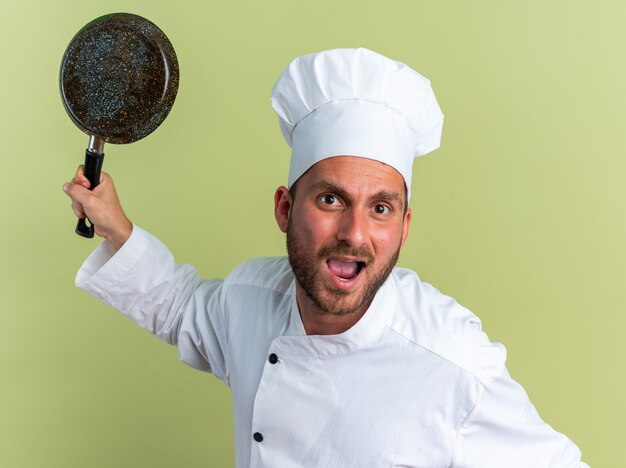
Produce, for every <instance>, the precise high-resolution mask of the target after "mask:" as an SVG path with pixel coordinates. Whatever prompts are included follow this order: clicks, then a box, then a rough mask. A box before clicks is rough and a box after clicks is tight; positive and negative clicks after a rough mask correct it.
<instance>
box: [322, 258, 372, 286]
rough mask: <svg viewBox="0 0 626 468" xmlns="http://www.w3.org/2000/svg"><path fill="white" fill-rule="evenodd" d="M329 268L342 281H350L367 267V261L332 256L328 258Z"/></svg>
mask: <svg viewBox="0 0 626 468" xmlns="http://www.w3.org/2000/svg"><path fill="white" fill-rule="evenodd" d="M326 264H327V265H328V270H329V271H330V273H331V274H332V275H333V276H335V277H336V278H337V279H339V280H342V281H350V280H353V279H355V278H356V277H357V276H359V273H361V271H363V269H364V268H365V262H363V261H360V260H346V259H340V258H336V257H331V258H329V259H328V260H326Z"/></svg>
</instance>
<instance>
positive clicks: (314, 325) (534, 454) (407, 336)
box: [64, 49, 587, 468]
mask: <svg viewBox="0 0 626 468" xmlns="http://www.w3.org/2000/svg"><path fill="white" fill-rule="evenodd" d="M271 102H272V106H273V108H274V110H275V111H276V112H277V114H278V118H279V122H280V128H281V130H282V133H283V135H284V137H285V139H286V141H287V143H288V144H289V145H290V146H291V148H292V154H291V164H290V169H289V179H288V185H287V186H286V187H285V186H282V187H279V188H278V189H277V190H276V193H275V196H274V206H275V216H276V222H277V223H278V227H279V228H280V230H281V231H283V232H284V233H286V235H287V251H288V258H283V257H281V258H260V259H254V260H251V261H248V262H246V263H244V264H242V265H240V266H238V267H237V268H236V269H235V270H234V271H233V272H232V273H231V274H230V275H229V276H228V277H227V278H226V279H225V280H221V279H212V280H204V279H202V278H200V277H199V276H198V275H197V273H196V272H195V270H194V269H193V268H192V267H190V266H188V265H178V264H176V263H175V262H174V259H173V257H172V255H171V253H170V252H169V251H168V250H167V248H166V247H165V246H163V244H161V243H160V242H159V241H158V240H157V239H156V238H155V237H153V236H152V235H150V234H148V233H147V232H145V231H144V230H142V229H141V228H139V227H138V226H134V225H132V224H131V222H130V221H129V220H128V219H127V218H126V216H125V215H124V213H123V211H122V208H121V206H120V204H119V201H118V198H117V195H116V192H115V189H114V186H113V182H112V180H111V178H110V177H109V176H108V175H106V174H104V175H103V178H102V183H101V184H100V185H99V186H98V187H97V188H96V189H95V190H94V191H93V192H90V191H89V190H87V188H85V187H88V185H89V183H88V181H87V180H86V179H85V177H84V176H83V175H82V170H81V169H79V171H78V173H77V174H76V176H75V178H74V179H73V180H72V182H71V183H69V184H67V185H66V186H64V190H65V192H66V193H67V194H68V195H69V196H70V197H71V198H72V201H73V203H72V206H73V208H74V211H75V212H76V214H77V215H78V216H85V215H86V216H88V217H89V219H90V220H91V221H92V223H93V224H94V225H95V227H96V233H97V234H98V235H100V236H102V237H104V239H105V242H103V243H102V244H101V245H100V246H99V247H98V248H97V249H96V251H95V252H94V253H93V254H92V255H91V256H90V257H89V258H88V259H87V260H86V262H85V263H84V265H83V266H82V267H81V269H80V271H79V272H78V276H77V279H76V282H77V285H78V286H79V287H81V288H82V289H84V290H86V291H87V292H89V293H90V294H93V295H94V296H96V297H98V298H99V299H101V300H102V301H104V302H106V303H107V304H110V305H111V306H113V307H115V308H117V309H119V310H120V311H121V312H123V313H124V314H125V315H127V316H128V317H129V318H131V319H132V320H134V321H135V322H137V323H138V324H139V325H141V326H142V327H144V328H145V329H147V330H148V331H149V332H151V333H153V334H155V335H157V336H158V337H159V338H161V339H163V340H164V341H166V342H168V343H172V344H175V345H177V346H178V350H179V354H180V359H181V360H182V361H184V362H185V363H187V364H189V365H190V366H192V367H195V368H197V369H200V370H204V371H209V372H212V373H213V374H215V376H216V377H218V378H219V379H221V380H223V381H224V382H225V383H226V384H227V385H229V387H230V388H231V390H232V396H233V414H234V421H235V440H236V460H237V466H238V467H248V466H251V467H276V468H289V467H325V468H327V467H338V468H346V467H358V468H364V467H387V466H403V467H409V466H411V467H429V468H434V467H475V468H490V467H493V468H504V467H508V468H512V467H520V468H521V467H523V468H530V467H532V468H539V467H546V468H548V467H550V468H554V467H583V466H587V465H585V464H584V463H582V462H581V461H580V452H579V450H578V448H577V447H576V446H575V445H574V444H573V443H572V442H571V441H570V440H569V439H568V438H567V437H565V436H564V435H562V434H559V433H558V432H556V431H555V430H553V429H552V428H551V427H550V426H549V425H547V424H546V423H544V422H543V421H542V420H541V419H540V417H539V416H538V415H537V412H536V411H535V409H534V407H533V406H532V404H531V403H530V401H529V399H528V397H527V395H526V393H525V392H524V390H523V389H522V387H521V386H520V385H519V384H517V383H516V382H515V381H513V380H512V379H511V378H510V376H509V374H508V372H507V370H506V367H505V350H504V347H503V346H501V345H500V344H497V343H491V342H490V341H489V340H488V338H487V336H486V335H485V334H484V333H483V332H482V330H481V324H480V320H479V319H478V318H477V317H476V316H475V315H474V314H472V313H471V312H470V311H468V310H467V309H465V308H464V307H462V306H460V305H459V304H458V303H456V302H455V301H454V300H453V299H451V298H450V297H447V296H445V295H443V294H442V293H440V292H439V291H437V290H436V289H434V288H433V287H432V286H430V285H429V284H427V283H424V282H422V281H420V279H419V278H418V276H417V275H416V274H415V273H414V272H413V271H410V270H407V269H403V268H397V267H395V264H396V261H397V259H398V254H399V252H400V249H401V248H402V246H403V245H404V242H405V241H406V238H407V235H408V232H409V226H410V223H411V217H412V213H411V209H410V208H408V201H409V197H410V194H411V173H412V165H413V159H414V157H416V156H421V155H424V154H426V153H428V152H430V151H433V150H435V149H436V148H438V147H439V143H440V138H441V129H442V125H443V114H442V113H441V110H440V108H439V106H438V104H437V101H436V99H435V96H434V94H433V92H432V89H431V86H430V82H429V81H428V80H427V79H426V78H424V77H422V76H421V75H419V74H418V73H416V72H415V71H413V70H412V69H411V68H409V67H408V66H406V65H404V64H402V63H400V62H396V61H393V60H390V59H388V58H386V57H384V56H382V55H379V54H377V53H375V52H372V51H370V50H367V49H337V50H329V51H324V52H320V53H316V54H310V55H305V56H302V57H299V58H297V59H295V60H294V61H293V62H292V63H291V64H290V65H289V66H288V68H287V69H286V70H285V71H284V72H283V73H282V74H281V76H280V77H279V79H278V81H277V82H276V84H275V86H274V89H273V93H272V98H271Z"/></svg>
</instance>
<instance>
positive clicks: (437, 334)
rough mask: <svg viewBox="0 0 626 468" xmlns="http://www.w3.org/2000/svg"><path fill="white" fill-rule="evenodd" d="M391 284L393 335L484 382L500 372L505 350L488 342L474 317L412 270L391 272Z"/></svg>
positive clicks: (504, 358)
mask: <svg viewBox="0 0 626 468" xmlns="http://www.w3.org/2000/svg"><path fill="white" fill-rule="evenodd" d="M392 281H393V287H394V288H395V290H396V295H397V297H398V298H399V299H398V304H397V310H398V313H397V314H395V316H394V320H393V323H392V328H393V329H394V331H396V332H397V333H399V334H401V335H402V336H404V337H405V338H406V339H409V340H411V341H413V342H414V343H415V344H416V345H419V346H421V347H423V348H426V349H428V350H429V351H431V352H432V353H435V354H437V355H438V356H440V357H441V358H443V359H446V360H448V361H450V362H452V363H453V364H455V365H457V366H459V367H461V368H463V369H464V370H466V371H467V372H469V373H470V374H472V375H474V376H476V377H477V378H478V379H479V380H481V381H483V382H485V381H487V380H490V379H491V378H492V377H493V376H495V375H499V374H500V373H501V372H502V370H503V369H504V367H505V361H506V349H505V348H504V346H503V345H502V344H500V343H492V342H491V341H490V340H489V337H488V336H487V334H486V333H485V332H484V331H483V329H482V324H481V321H480V319H479V318H478V317H477V316H476V315H475V314H474V313H472V312H471V311H470V310H468V309H467V308H465V307H464V306H462V305H461V304H459V303H458V302H457V301H456V300H455V299H453V298H452V297H450V296H448V295H446V294H444V293H442V292H441V291H439V290H438V289H437V288H435V287H434V286H432V285H430V284H429V283H426V282H424V281H421V280H420V278H419V277H418V275H417V273H415V272H414V271H412V270H409V269H406V268H396V269H394V272H393V274H392Z"/></svg>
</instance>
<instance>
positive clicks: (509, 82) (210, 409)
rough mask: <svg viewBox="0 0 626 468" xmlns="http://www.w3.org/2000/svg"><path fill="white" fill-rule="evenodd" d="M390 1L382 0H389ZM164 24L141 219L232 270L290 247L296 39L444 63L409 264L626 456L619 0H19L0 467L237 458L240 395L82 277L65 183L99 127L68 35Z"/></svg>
mask: <svg viewBox="0 0 626 468" xmlns="http://www.w3.org/2000/svg"><path fill="white" fill-rule="evenodd" d="M383 5H385V6H383ZM113 11H127V12H133V13H137V14H140V15H142V16H145V17H147V18H149V19H151V20H152V21H154V22H155V23H156V24H158V25H159V26H160V27H161V28H162V29H163V30H164V31H165V32H166V34H168V36H169V37H170V39H171V41H172V42H173V44H174V47H175V48H176V51H177V53H178V57H179V61H180V68H181V83H180V89H179V95H178V98H177V101H176V104H175V106H174V108H173V110H172V112H171V114H170V116H169V117H168V119H167V120H166V121H165V123H164V124H163V125H162V126H161V127H160V128H159V129H158V130H157V131H156V132H155V133H154V134H153V135H151V136H150V137H148V138H146V139H145V140H142V141H140V142H137V143H134V144H132V145H128V146H114V145H108V146H107V147H106V153H107V157H106V161H105V170H106V171H108V172H109V173H111V174H112V175H113V176H114V178H115V181H116V184H117V186H118V190H119V192H120V196H121V198H122V199H123V202H124V205H125V208H126V211H127V213H128V215H129V217H131V218H132V220H133V221H134V222H136V223H137V224H139V225H141V226H142V227H144V228H146V229H148V230H149V231H151V232H153V233H155V234H157V235H158V236H159V237H160V238H161V239H162V240H163V241H164V242H165V243H166V244H167V245H169V247H170V248H171V249H172V250H173V251H174V252H175V254H176V255H177V259H178V260H179V261H181V262H191V263H193V264H194V265H195V266H196V267H197V269H198V270H199V271H200V272H201V273H202V274H203V275H206V276H215V275H224V274H226V273H227V272H228V271H229V270H230V269H231V268H232V267H233V266H234V265H236V264H237V263H238V262H240V261H242V260H244V259H247V258H249V257H253V256H259V255H279V254H282V253H283V252H284V247H283V243H284V241H283V236H282V235H281V234H280V232H279V231H278V229H277V228H276V227H275V225H274V221H273V216H272V196H273V191H274V189H275V187H276V186H278V185H280V184H281V183H283V182H284V181H285V179H286V176H287V163H288V156H289V151H288V148H287V146H286V145H285V144H284V142H283V141H282V138H281V135H280V132H279V130H278V125H277V122H276V118H275V116H274V114H273V112H272V110H271V108H270V105H269V94H270V90H271V86H272V84H273V82H274V80H275V79H276V77H277V76H278V74H279V73H280V71H281V70H282V69H283V67H285V66H286V65H287V63H288V62H289V61H290V60H291V59H292V58H294V57H295V56H296V55H299V54H303V53H308V52H313V51H317V50H322V49H327V48H335V47H353V46H365V47H368V48H371V49H374V50H376V51H379V52H381V53H383V54H386V55H388V56H390V57H392V58H395V59H397V60H401V61H404V62H406V63H408V64H410V65H411V66H412V67H414V68H415V69H417V70H418V71H420V72H421V73H423V74H424V75H426V76H427V77H429V78H430V79H431V80H432V82H433V87H434V89H435V92H436V93H437V96H438V99H439V102H440V104H441V107H442V108H443V110H444V113H445V114H446V123H445V126H444V137H443V144H442V148H441V149H440V150H438V151H437V152H436V153H434V154H433V155H429V156H427V157H425V158H422V159H418V160H417V161H416V163H415V167H414V173H415V180H414V182H413V187H414V188H413V199H412V202H411V203H412V207H413V210H414V221H413V226H412V232H411V236H410V238H409V241H408V243H407V246H406V248H405V250H404V253H403V255H402V257H401V264H402V265H404V266H409V267H411V268H414V269H415V270H417V271H418V272H419V273H420V275H421V276H422V278H424V279H425V280H427V281H429V282H432V283H433V284H435V285H436V286H437V287H438V288H439V289H441V290H443V291H444V292H446V293H448V294H450V295H452V296H454V297H455V298H457V300H459V301H460V302H461V303H462V304H464V305H466V306H467V307H469V308H470V309H471V310H473V311H474V312H475V313H477V314H478V315H479V316H480V317H481V318H482V320H483V325H484V328H485V330H486V331H487V332H488V333H489V335H490V337H491V339H492V340H494V341H501V342H503V343H504V344H505V345H506V346H507V348H508V352H509V359H508V366H509V370H510V372H511V374H512V375H513V377H514V378H516V379H517V380H519V381H520V382H521V383H522V384H523V385H524V387H525V388H526V390H527V391H528V393H529V395H530V397H531V399H532V401H533V402H534V404H535V406H536V407H537V409H538V410H539V413H540V414H541V415H542V417H543V418H544V419H545V420H546V421H547V422H549V423H550V424H551V425H553V426H554V427H555V428H556V429H558V430H559V431H562V432H564V433H566V434H568V435H569V437H570V438H572V439H573V440H574V441H575V442H576V443H577V444H578V445H579V446H580V448H581V450H582V452H583V454H584V458H585V460H586V461H587V462H588V463H589V464H591V465H592V466H593V467H616V466H626V455H625V454H624V451H623V450H620V449H619V447H620V444H621V442H622V441H623V440H624V438H625V437H626V430H625V429H624V424H623V420H624V416H626V410H625V408H626V405H625V404H624V395H625V394H626V372H625V370H624V368H625V365H624V358H625V357H626V345H624V342H623V340H622V336H623V334H624V329H625V328H626V314H625V313H624V312H625V306H624V304H625V303H626V288H625V287H624V284H623V283H624V279H625V262H626V248H625V246H624V239H625V238H626V220H625V218H624V213H625V208H626V202H625V200H626V184H625V183H624V179H625V175H626V162H625V158H624V154H625V149H626V148H625V146H626V145H625V142H624V130H623V126H624V124H625V122H626V119H625V115H624V108H625V107H626V98H625V94H624V84H625V83H626V63H625V55H624V44H626V28H624V24H626V3H624V2H622V1H620V0H615V1H609V0H600V1H595V2H591V1H589V2H585V1H546V0H532V1H503V0H494V1H471V2H470V1H451V0H445V1H442V0H439V1H430V2H426V1H416V0H411V1H391V2H382V1H344V2H341V1H315V2H313V1H311V2H300V1H296V0H290V1H284V0H272V1H247V2H235V1H233V2H227V1H221V2H215V1H193V2H192V1H184V0H180V1H175V2H165V1H152V2H147V1H143V2H142V1H132V0H128V1H107V2H103V1H93V0H83V1H69V0H56V1H54V2H44V1H43V0H41V1H35V0H21V1H19V2H17V1H6V2H4V4H3V7H2V11H1V13H0V39H1V40H0V48H1V49H0V51H1V53H0V59H1V61H0V84H1V86H0V106H2V107H1V109H2V111H1V112H0V132H1V139H0V145H1V146H0V157H1V158H2V168H3V169H2V172H1V176H0V178H1V179H0V182H1V183H0V203H1V204H2V205H1V211H0V213H1V214H2V229H1V230H0V236H1V237H0V241H1V242H0V249H2V251H1V257H0V258H1V261H0V275H1V276H0V279H1V280H2V283H1V284H2V294H1V295H0V301H1V302H0V326H1V328H0V330H1V331H0V333H1V336H2V337H1V338H0V466H2V467H11V468H13V467H16V468H21V467H46V468H57V467H59V468H61V467H63V468H66V467H81V468H82V467H89V468H99V467H118V468H124V467H129V468H130V467H152V468H158V467H172V466H177V467H191V468H193V467H228V466H232V465H233V441H232V439H233V438H232V431H233V428H232V422H231V420H230V414H231V409H230V397H229V394H228V390H227V389H226V388H225V386H223V385H222V384H221V383H220V382H218V381H217V380H216V379H214V378H213V377H211V376H210V375H205V374H202V373H200V372H197V371H193V370H191V369H188V368H186V367H185V366H184V365H182V364H180V363H179V362H178V361H177V354H176V350H175V349H174V348H171V347H169V346H167V345H165V344H162V343H161V342H159V341H158V340H156V339H154V338H153V337H151V336H149V335H148V334H147V333H145V332H143V331H142V330H141V329H139V327H137V326H135V325H133V324H132V323H131V322H129V321H128V320H127V319H125V318H124V317H122V316H121V315H120V314H118V313H117V312H115V311H113V310H111V309H109V308H107V307H106V306H104V305H102V304H100V303H98V302H97V301H96V300H95V299H93V298H91V297H89V296H87V295H86V294H84V293H83V292H81V291H79V290H77V289H76V288H75V287H74V275H75V272H76V270H77V268H78V267H79V265H80V264H81V262H82V260H83V259H84V258H85V257H86V255H87V254H88V253H89V252H90V251H91V249H93V248H94V247H95V246H96V245H97V241H96V240H92V241H89V240H85V239H82V238H79V237H77V236H76V235H74V234H73V229H74V225H75V221H74V217H73V214H72V213H71V211H70V209H69V203H68V199H67V198H66V196H65V195H64V194H63V193H62V192H61V185H62V184H63V182H65V181H67V180H69V179H70V178H71V176H72V174H73V173H74V170H75V168H76V166H77V165H78V164H79V163H80V162H81V160H82V157H83V152H84V148H85V146H86V144H87V137H86V136H85V135H84V134H82V133H81V132H80V131H79V130H78V129H77V128H75V127H74V126H73V124H72V123H71V122H70V120H69V118H68V117H67V116H66V114H65V111H64V110H63V107H62V105H61V100H60V98H59V93H58V83H57V81H58V68H59V64H60V60H61V56H62V54H63V52H64V50H65V47H66V45H67V43H68V42H69V40H70V39H71V38H72V36H73V35H74V33H75V32H76V31H77V30H78V29H79V28H80V27H82V26H83V24H85V23H87V22H88V21H89V20H91V19H93V18H95V17H97V16H100V15H102V14H104V13H109V12H113Z"/></svg>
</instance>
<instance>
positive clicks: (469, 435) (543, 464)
mask: <svg viewBox="0 0 626 468" xmlns="http://www.w3.org/2000/svg"><path fill="white" fill-rule="evenodd" d="M452 466H453V467H454V468H469V467H477V466H480V467H481V468H491V467H493V468H501V467H503V466H506V467H508V468H516V467H519V468H528V467H533V468H561V467H563V468H589V467H588V465H587V464H586V463H584V462H582V461H581V454H580V450H579V449H578V447H577V446H576V445H575V444H574V443H573V442H572V441H571V440H570V439H568V438H567V437H566V436H565V435H563V434H561V433H559V432H557V431H555V430H554V429H553V428H552V427H551V426H550V425H548V424H546V423H545V422H544V421H542V419H541V418H540V417H539V415H538V414H537V411H536V410H535V408H534V406H533V405H532V403H531V402H530V400H529V399H528V396H527V394H526V392H525V391H524V389H523V388H522V387H521V385H519V384H518V383H517V382H516V381H514V380H513V379H512V378H511V377H510V376H509V373H508V372H507V370H506V368H504V367H503V368H502V371H501V372H500V373H499V374H497V375H495V376H492V377H491V378H490V379H489V380H488V381H487V382H485V383H483V384H481V389H480V397H479V399H478V401H477V403H476V405H475V406H474V408H473V409H472V411H471V413H470V414H469V415H468V416H467V418H466V419H465V421H464V422H463V424H462V425H461V427H460V429H459V432H458V440H457V450H456V454H455V459H454V463H453V465H452Z"/></svg>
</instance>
